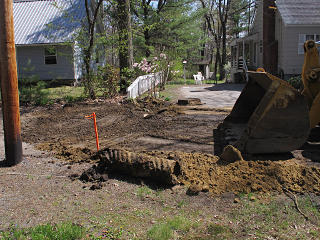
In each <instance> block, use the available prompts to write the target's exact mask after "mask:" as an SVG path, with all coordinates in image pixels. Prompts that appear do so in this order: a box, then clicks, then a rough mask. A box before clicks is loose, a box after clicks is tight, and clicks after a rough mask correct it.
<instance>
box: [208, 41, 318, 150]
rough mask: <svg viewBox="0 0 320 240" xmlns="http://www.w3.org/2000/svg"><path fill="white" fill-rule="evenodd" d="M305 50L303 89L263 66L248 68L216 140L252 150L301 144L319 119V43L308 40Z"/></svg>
mask: <svg viewBox="0 0 320 240" xmlns="http://www.w3.org/2000/svg"><path fill="white" fill-rule="evenodd" d="M304 52H305V53H304V64H303V68H302V82H303V86H304V89H303V91H302V92H300V91H298V90H296V89H295V88H293V87H292V86H291V85H290V84H289V83H288V82H286V81H284V80H281V79H280V78H278V77H276V76H273V75H272V74H270V73H267V72H265V71H263V70H261V69H259V71H256V72H251V71H249V72H248V82H247V84H246V86H245V87H244V89H243V91H242V92H241V94H240V96H239V98H238V99H237V101H236V103H235V105H234V107H233V109H232V111H231V113H230V114H229V115H228V116H227V117H226V119H225V120H224V122H223V123H222V124H220V125H219V126H218V128H217V129H216V130H215V131H214V138H215V141H220V143H221V144H222V145H223V146H225V145H229V144H230V145H233V146H235V147H236V148H238V149H239V150H240V151H241V152H243V153H249V154H257V153H281V152H288V151H292V150H295V149H297V148H299V147H301V146H302V145H303V144H304V143H305V142H306V140H307V139H308V136H309V133H310V130H311V129H312V128H314V127H315V126H316V125H317V124H318V123H319V122H320V60H319V53H318V49H317V44H316V43H315V42H314V41H312V40H309V41H306V42H305V43H304ZM216 138H219V140H216Z"/></svg>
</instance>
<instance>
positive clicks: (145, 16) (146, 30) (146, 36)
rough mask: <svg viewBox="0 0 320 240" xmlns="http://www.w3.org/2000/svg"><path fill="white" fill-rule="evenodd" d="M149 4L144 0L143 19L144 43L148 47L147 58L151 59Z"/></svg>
mask: <svg viewBox="0 0 320 240" xmlns="http://www.w3.org/2000/svg"><path fill="white" fill-rule="evenodd" d="M148 7H149V4H148V3H147V2H145V0H143V19H144V30H143V35H144V41H145V45H146V57H150V55H151V52H150V32H149V26H148V16H149V11H148Z"/></svg>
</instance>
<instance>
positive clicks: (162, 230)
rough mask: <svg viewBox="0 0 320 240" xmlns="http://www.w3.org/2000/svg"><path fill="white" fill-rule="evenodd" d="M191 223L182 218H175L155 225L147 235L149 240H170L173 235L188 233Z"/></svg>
mask: <svg viewBox="0 0 320 240" xmlns="http://www.w3.org/2000/svg"><path fill="white" fill-rule="evenodd" d="M191 227H192V222H191V221H190V220H189V219H187V218H185V217H182V216H175V217H174V218H170V219H168V220H166V221H165V222H162V223H158V224H155V225H154V226H152V227H151V229H150V230H149V231H148V233H147V237H148V239H150V240H168V239H172V238H173V236H174V233H176V234H179V233H180V234H186V233H187V232H189V231H190V229H191Z"/></svg>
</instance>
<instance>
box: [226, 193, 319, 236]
mask: <svg viewBox="0 0 320 240" xmlns="http://www.w3.org/2000/svg"><path fill="white" fill-rule="evenodd" d="M241 199H242V202H243V205H242V206H241V208H235V209H234V210H233V211H231V213H230V215H229V217H230V219H232V221H233V222H238V223H239V224H240V226H243V229H242V234H244V233H245V234H251V235H252V234H253V235H254V236H256V237H258V239H265V238H266V237H267V236H273V237H274V238H276V239H292V237H293V236H292V234H296V233H298V232H299V238H297V239H310V237H311V236H317V237H320V234H319V233H320V232H319V228H318V226H319V223H320V221H319V219H320V213H319V210H318V209H317V208H316V207H315V206H314V205H313V204H312V202H311V199H310V198H309V197H306V196H302V197H300V198H298V199H299V200H298V204H299V208H300V209H301V211H302V212H303V213H305V214H306V215H307V216H308V217H309V218H310V219H311V221H309V222H306V220H305V219H304V217H303V216H302V215H301V214H299V213H298V211H297V210H296V208H295V205H294V203H293V201H284V200H281V199H280V200H279V199H277V200H274V199H272V198H271V199H270V201H269V202H267V203H266V202H261V201H259V200H256V201H249V199H250V195H245V196H242V197H241ZM311 222H313V223H315V225H314V227H311V226H310V227H309V228H308V229H309V230H310V231H305V229H307V228H304V230H303V231H301V230H299V231H298V230H294V231H293V229H295V227H296V226H301V225H303V224H310V223H311Z"/></svg>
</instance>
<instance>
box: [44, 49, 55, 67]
mask: <svg viewBox="0 0 320 240" xmlns="http://www.w3.org/2000/svg"><path fill="white" fill-rule="evenodd" d="M44 63H45V64H57V49H56V48H55V47H47V48H45V49H44Z"/></svg>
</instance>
